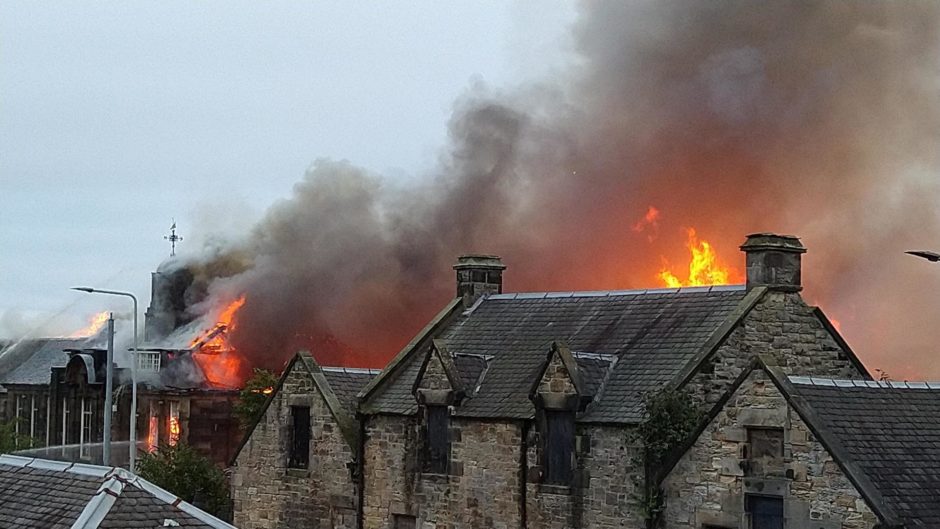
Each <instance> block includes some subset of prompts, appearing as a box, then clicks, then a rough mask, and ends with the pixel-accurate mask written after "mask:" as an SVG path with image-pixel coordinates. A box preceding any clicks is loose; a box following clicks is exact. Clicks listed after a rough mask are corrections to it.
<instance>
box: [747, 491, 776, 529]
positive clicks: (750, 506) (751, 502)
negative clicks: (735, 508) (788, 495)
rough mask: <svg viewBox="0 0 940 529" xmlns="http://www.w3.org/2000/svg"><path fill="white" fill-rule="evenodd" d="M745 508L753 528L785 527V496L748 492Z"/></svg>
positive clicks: (771, 528)
mask: <svg viewBox="0 0 940 529" xmlns="http://www.w3.org/2000/svg"><path fill="white" fill-rule="evenodd" d="M745 510H746V511H747V513H748V515H749V517H750V519H751V529H783V498H778V497H771V496H754V495H751V494H748V495H747V496H745Z"/></svg>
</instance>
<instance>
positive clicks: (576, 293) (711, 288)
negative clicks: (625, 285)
mask: <svg viewBox="0 0 940 529" xmlns="http://www.w3.org/2000/svg"><path fill="white" fill-rule="evenodd" d="M745 288H746V287H745V285H707V286H699V287H680V288H638V289H628V290H570V291H545V292H509V293H504V294H490V295H488V296H484V297H482V298H480V300H478V301H490V300H507V299H546V298H579V297H584V298H592V297H593V298H603V297H613V296H637V295H646V294H692V293H710V292H738V291H743V290H745ZM472 308H476V306H474V307H472ZM471 310H472V309H471Z"/></svg>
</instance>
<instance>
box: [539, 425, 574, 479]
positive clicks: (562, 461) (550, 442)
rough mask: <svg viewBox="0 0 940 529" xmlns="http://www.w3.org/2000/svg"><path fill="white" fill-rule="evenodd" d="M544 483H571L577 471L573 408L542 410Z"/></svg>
mask: <svg viewBox="0 0 940 529" xmlns="http://www.w3.org/2000/svg"><path fill="white" fill-rule="evenodd" d="M540 434H541V435H540V437H541V438H542V443H541V444H542V458H541V459H542V483H544V484H546V485H563V486H567V485H571V482H572V481H573V479H574V471H575V462H574V459H575V438H576V436H577V432H576V426H575V413H574V411H571V410H550V409H546V410H543V411H542V428H541V432H540Z"/></svg>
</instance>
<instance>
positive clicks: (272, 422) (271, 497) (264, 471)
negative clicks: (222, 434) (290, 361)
mask: <svg viewBox="0 0 940 529" xmlns="http://www.w3.org/2000/svg"><path fill="white" fill-rule="evenodd" d="M291 405H297V406H310V415H311V417H310V427H311V436H310V455H309V465H308V468H307V469H293V468H288V467H287V459H288V443H289V439H290V424H291V419H290V406H291ZM351 461H353V453H352V450H351V449H350V447H349V445H348V444H347V443H346V441H345V439H344V438H343V436H342V434H341V432H340V429H339V426H338V425H337V423H336V421H335V419H334V417H333V415H332V414H331V413H330V409H329V408H328V407H327V405H326V401H325V400H324V399H323V396H322V395H321V394H320V392H319V390H317V388H316V386H315V385H314V383H313V380H312V379H311V377H310V375H309V374H308V373H307V371H306V368H305V367H304V366H303V365H302V364H301V363H300V362H299V361H298V362H296V363H295V364H294V365H293V369H292V370H291V372H290V374H288V376H287V378H286V379H285V380H284V384H283V385H282V386H281V389H280V391H278V392H277V393H276V394H275V396H274V400H273V401H272V402H271V405H270V406H268V409H267V411H266V412H265V415H264V417H263V418H262V419H261V421H260V422H259V423H258V425H257V426H256V427H255V429H254V432H252V434H251V437H250V438H249V439H248V442H247V443H246V444H245V446H244V447H243V448H242V450H241V452H240V453H239V455H238V459H237V460H236V466H235V468H234V473H233V475H232V489H233V499H234V508H235V511H234V514H235V518H234V522H235V525H236V526H237V527H239V528H241V529H274V528H280V527H304V528H307V527H310V528H321V529H326V528H334V527H335V528H343V529H354V528H355V527H356V508H357V487H356V483H355V481H354V479H353V478H352V475H351V472H350V469H349V468H347V466H346V465H347V463H349V462H351Z"/></svg>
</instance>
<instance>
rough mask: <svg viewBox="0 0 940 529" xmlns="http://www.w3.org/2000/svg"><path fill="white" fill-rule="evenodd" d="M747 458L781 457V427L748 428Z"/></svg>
mask: <svg viewBox="0 0 940 529" xmlns="http://www.w3.org/2000/svg"><path fill="white" fill-rule="evenodd" d="M747 443H748V446H749V447H750V453H749V454H748V458H749V459H763V458H770V459H782V458H783V428H748V429H747Z"/></svg>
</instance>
